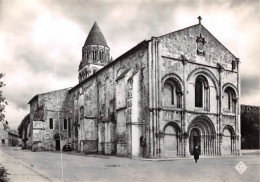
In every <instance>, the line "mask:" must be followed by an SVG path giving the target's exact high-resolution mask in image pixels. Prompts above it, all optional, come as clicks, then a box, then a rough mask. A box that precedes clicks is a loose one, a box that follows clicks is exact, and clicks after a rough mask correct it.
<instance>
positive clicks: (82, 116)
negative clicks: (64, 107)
mask: <svg viewBox="0 0 260 182" xmlns="http://www.w3.org/2000/svg"><path fill="white" fill-rule="evenodd" d="M79 112H80V119H83V118H84V107H83V106H81V107H80V110H79Z"/></svg>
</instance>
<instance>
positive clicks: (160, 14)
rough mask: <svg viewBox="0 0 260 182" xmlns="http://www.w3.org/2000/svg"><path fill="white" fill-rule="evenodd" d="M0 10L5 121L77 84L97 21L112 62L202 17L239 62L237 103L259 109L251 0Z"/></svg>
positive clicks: (95, 1)
mask: <svg viewBox="0 0 260 182" xmlns="http://www.w3.org/2000/svg"><path fill="white" fill-rule="evenodd" d="M242 12H243V13H242ZM0 13H1V14H0V23H1V30H0V72H5V73H6V77H5V78H4V80H5V82H6V84H7V86H6V88H5V89H4V94H5V95H6V97H7V100H8V101H9V105H8V107H7V111H8V112H7V119H8V121H9V122H10V123H16V124H17V123H19V122H20V121H21V120H22V119H23V117H24V116H25V115H26V114H27V113H28V112H29V108H28V104H27V103H28V101H29V100H30V99H31V98H32V97H33V96H34V95H36V94H39V93H44V92H48V91H51V90H55V89H61V88H66V87H71V86H74V85H76V84H77V83H78V79H77V77H78V74H77V71H78V65H79V62H80V60H81V49H82V46H83V45H84V42H85V40H86V37H87V35H88V32H89V30H90V29H91V27H92V25H93V23H94V22H95V21H97V22H98V24H99V26H100V28H101V30H102V32H103V34H104V36H105V38H106V40H107V43H108V45H109V46H110V49H111V56H113V58H116V57H118V56H120V55H121V54H123V53H124V52H126V51H127V50H129V49H130V48H132V47H133V46H135V45H136V44H137V43H139V42H141V41H142V40H144V39H150V38H151V37H152V36H160V35H163V34H166V33H169V32H172V31H176V30H179V29H182V28H185V27H188V26H191V25H194V24H197V23H198V20H197V17H198V16H199V15H201V16H202V18H203V19H202V24H203V25H204V26H205V27H206V28H207V29H208V30H209V31H210V32H211V33H212V34H213V35H214V36H215V37H216V38H217V39H218V40H219V41H220V42H221V43H223V44H224V45H225V46H226V47H227V48H228V49H229V50H230V51H231V52H232V53H233V54H234V55H235V56H237V57H239V58H240V60H241V64H240V71H241V78H242V80H241V86H242V98H241V103H246V104H254V105H260V99H258V98H260V92H259V91H260V88H259V87H260V86H259V79H257V78H260V72H259V71H258V69H259V67H260V60H259V58H260V51H259V45H260V35H259V27H260V26H259V17H258V16H256V14H259V2H258V1H256V0H255V1H242V0H230V1H227V0H221V1H216V2H215V1H208V0H200V1H193V0H184V1H172V0H162V1H155V0H138V1H137V0H133V1H120V0H110V1H102V0H87V1H84V0H75V1H72V0H55V1H53V0H48V1H43V0H42V1H41V0H39V1H32V0H12V1H3V0H2V1H0ZM13 113H17V114H13Z"/></svg>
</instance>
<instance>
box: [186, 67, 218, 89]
mask: <svg viewBox="0 0 260 182" xmlns="http://www.w3.org/2000/svg"><path fill="white" fill-rule="evenodd" d="M199 75H203V76H204V77H205V76H207V77H208V78H210V80H211V81H212V83H213V85H214V87H215V88H216V90H217V93H218V91H219V87H218V80H217V78H216V77H215V75H214V74H213V73H212V72H211V71H210V70H208V69H206V68H196V69H194V70H193V71H191V72H190V74H189V75H188V77H187V83H189V81H190V80H191V78H193V77H195V78H196V77H197V76H199ZM194 80H195V79H194Z"/></svg>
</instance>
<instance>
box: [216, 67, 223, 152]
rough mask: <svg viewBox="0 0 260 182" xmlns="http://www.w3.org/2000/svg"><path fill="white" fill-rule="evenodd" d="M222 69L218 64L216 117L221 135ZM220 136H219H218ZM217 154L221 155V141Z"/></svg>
mask: <svg viewBox="0 0 260 182" xmlns="http://www.w3.org/2000/svg"><path fill="white" fill-rule="evenodd" d="M223 70H224V68H223V67H222V65H221V64H218V73H219V93H218V94H219V97H218V103H219V110H218V116H219V119H218V121H219V123H218V131H216V132H217V133H219V134H221V132H222V72H223ZM219 136H220V135H219ZM219 141H220V142H219V145H218V149H219V154H220V155H221V139H220V140H219Z"/></svg>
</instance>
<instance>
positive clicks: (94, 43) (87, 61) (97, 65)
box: [79, 22, 110, 82]
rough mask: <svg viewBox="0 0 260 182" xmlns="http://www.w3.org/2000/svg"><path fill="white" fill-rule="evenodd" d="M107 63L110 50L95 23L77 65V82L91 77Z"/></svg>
mask: <svg viewBox="0 0 260 182" xmlns="http://www.w3.org/2000/svg"><path fill="white" fill-rule="evenodd" d="M109 62H110V48H109V47H108V45H107V42H106V40H105V37H104V35H103V34H102V32H101V30H100V28H99V26H98V24H97V22H95V23H94V25H93V26H92V28H91V30H90V32H89V34H88V37H87V39H86V42H85V44H84V46H83V47H82V60H81V62H80V64H79V82H82V81H83V80H85V79H86V78H88V77H89V76H90V75H93V74H94V73H95V72H97V71H98V70H99V69H101V68H103V67H104V66H105V65H107V64H108V63H109Z"/></svg>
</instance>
